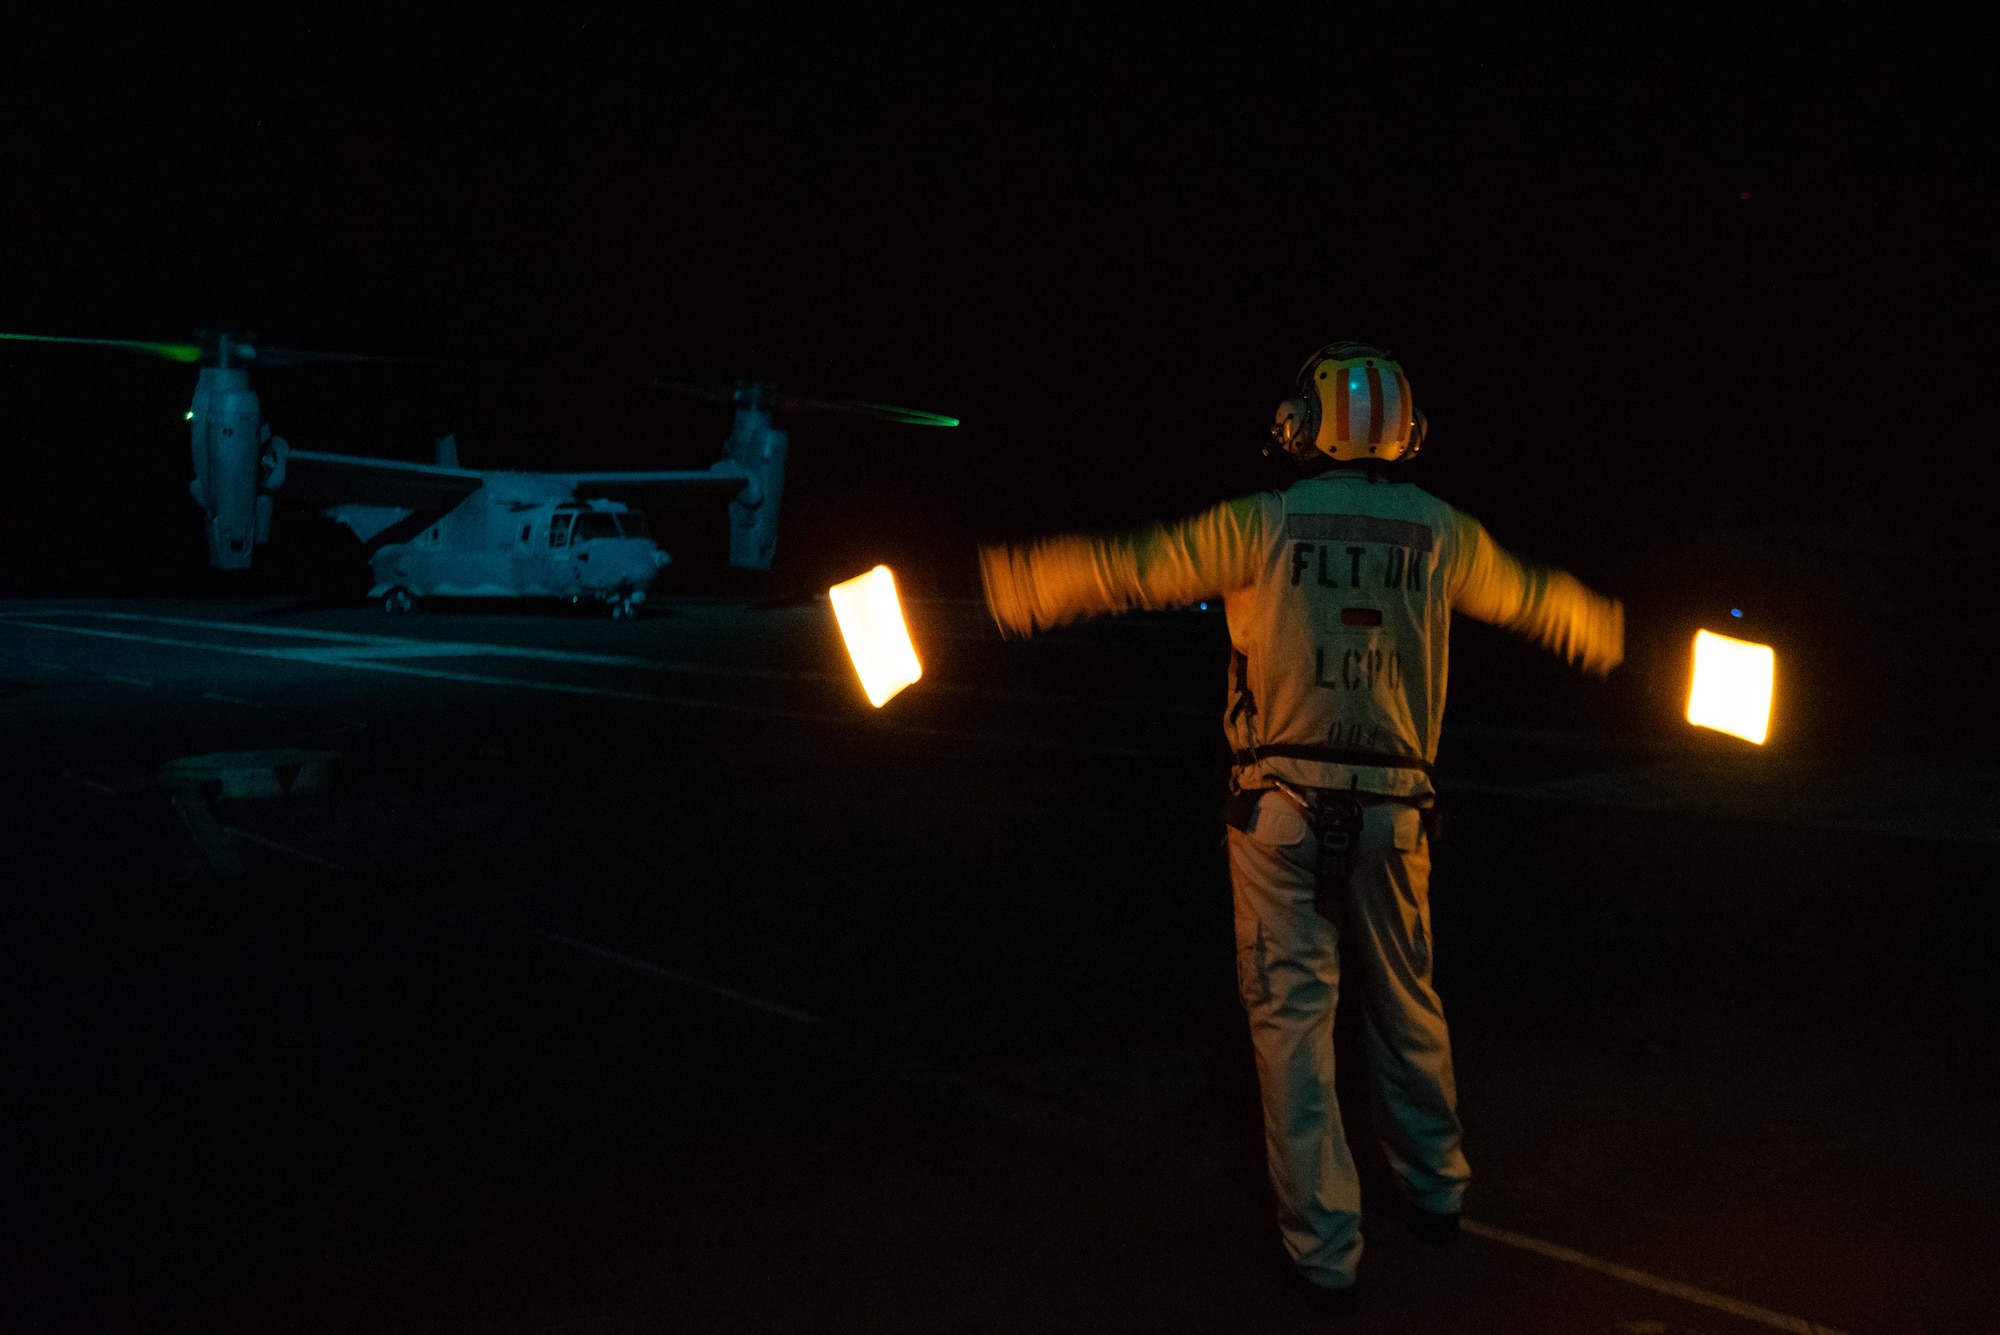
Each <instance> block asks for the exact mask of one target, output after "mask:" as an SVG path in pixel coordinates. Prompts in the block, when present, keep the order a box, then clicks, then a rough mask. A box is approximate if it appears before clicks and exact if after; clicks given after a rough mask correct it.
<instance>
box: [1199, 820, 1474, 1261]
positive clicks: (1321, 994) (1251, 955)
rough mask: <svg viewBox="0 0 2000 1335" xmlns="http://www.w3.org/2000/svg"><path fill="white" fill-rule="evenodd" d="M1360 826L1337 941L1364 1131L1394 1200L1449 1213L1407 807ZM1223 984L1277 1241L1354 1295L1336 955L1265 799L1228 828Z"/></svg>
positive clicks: (1292, 823)
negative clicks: (1346, 972)
mask: <svg viewBox="0 0 2000 1335" xmlns="http://www.w3.org/2000/svg"><path fill="white" fill-rule="evenodd" d="M1363 817H1364V825H1363V827H1362V832H1361V839H1360V846H1359V849H1358V850H1357V856H1356V859H1355V864H1354V875H1353V880H1352V882H1351V883H1350V885H1349V886H1348V890H1347V896H1346V909H1345V912H1344V913H1343V915H1342V921H1341V924H1340V927H1339V929H1338V931H1345V932H1349V933H1352V934H1353V935H1354V939H1353V940H1352V941H1350V942H1349V949H1348V962H1349V964H1350V965H1352V966H1353V967H1354V968H1356V969H1358V970H1359V971H1360V972H1361V977H1360V978H1359V979H1357V980H1354V981H1356V982H1358V983H1359V984H1360V997H1359V998H1358V999H1359V1000H1360V1001H1361V1003H1362V1005H1363V1007H1364V1008H1365V1010H1366V1015H1367V1024H1366V1029H1367V1035H1368V1065H1369V1071H1368V1087H1369V1091H1370V1095H1371V1102H1372V1104H1373V1111H1374V1121H1375V1131H1376V1134H1377V1135H1378V1136H1379V1137H1380V1138H1381V1141H1382V1148H1383V1150H1384V1151H1385V1152H1386V1153H1387V1155H1388V1159H1389V1163H1390V1165H1391V1167H1393V1168H1394V1169H1395V1172H1396V1175H1397V1177H1398V1178H1399V1179H1400V1181H1401V1185H1402V1189H1403V1192H1404V1194H1405V1195H1406V1196H1407V1197H1408V1198H1409V1200H1410V1201H1411V1202H1412V1203H1413V1204H1415V1205H1417V1206H1418V1207H1419V1208H1421V1209H1425V1210H1431V1211H1435V1212H1439V1213H1450V1212H1454V1211H1456V1210H1457V1209H1458V1208H1459V1202H1460V1200H1461V1199H1462V1198H1463V1197H1464V1194H1465V1183H1466V1180H1467V1178H1468V1177H1469V1176H1470V1172H1469V1170H1468V1169H1467V1167H1466V1163H1465V1154H1464V1152H1463V1151H1462V1150H1461V1149H1460V1147H1459V1139H1460V1137H1459V1124H1458V1106H1457V1105H1458V1095H1457V1089H1456V1085H1455V1083H1454V1081H1453V1078H1452V1069H1451V1040H1450V1036H1449V1034H1448V1033H1447V1032H1446V1029H1445V1022H1444V1008H1443V1007H1442V1006H1441V1005H1440V1004H1439V1002H1438V997H1437V993H1436V992H1435V991H1433V990H1432V988H1431V939H1430V937H1431V933H1430V901H1429V882H1430V848H1429V846H1428V842H1427V840H1426V839H1425V836H1424V834H1423V830H1422V821H1421V818H1420V816H1419V814H1418V813H1417V811H1416V810H1415V809H1414V808H1412V807H1407V806H1402V805H1398V804H1394V803H1376V804H1369V805H1366V806H1364V807H1363ZM1228 838H1229V872H1230V880H1231V881H1232V882H1233V884H1234V886H1235V892H1236V971H1237V982H1238V985H1239V987H1240V989H1241V992H1242V996H1243V1006H1244V1009H1245V1010H1247V1011H1248V1012H1249V1016H1250V1036H1251V1039H1252V1041H1253V1042H1254V1043H1255V1045H1256V1049H1257V1081H1258V1084H1259V1086H1260V1087H1261V1088H1262V1091H1263V1096H1264V1142H1265V1152H1266V1155H1267V1158H1268V1161H1269V1165H1270V1171H1271V1187H1272V1190H1273V1191H1274V1192H1275V1193H1276V1195H1277V1198H1278V1229H1279V1231H1280V1233H1281V1234H1282V1235H1283V1237H1284V1242H1285V1248H1286V1250H1287V1251H1289V1252H1290V1253H1291V1256H1292V1260H1293V1262H1294V1263H1295V1264H1296V1265H1297V1266H1298V1268H1299V1269H1300V1271H1301V1272H1303V1273H1304V1274H1305V1276H1306V1278H1308V1279H1310V1280H1312V1281H1313V1282H1314V1283H1317V1284H1321V1285H1325V1286H1327V1287H1329V1288H1340V1287H1342V1286H1345V1285H1348V1284H1352V1283H1353V1282H1354V1276H1355V1268H1356V1266H1357V1265H1358V1264H1359V1262H1360V1259H1361V1187H1360V1183H1359V1182H1358V1181H1357V1180H1356V1178H1355V1173H1354V1159H1353V1156H1352V1155H1351V1154H1350V1153H1349V1152H1348V1148H1347V1137H1346V1134H1345V1132H1344V1130H1343V1129H1342V1126H1341V1120H1340V1106H1339V1104H1338V1103H1336V1102H1335V1101H1334V1095H1333V1012H1334V1005H1335V1003H1336V1002H1337V1001H1338V1000H1339V996H1340V981H1341V979H1340V954H1339V949H1338V935H1337V931H1336V928H1335V925H1334V924H1333V923H1330V922H1328V921H1327V920H1326V919H1324V918H1322V917H1321V916H1320V915H1319V914H1318V913H1317V912H1316V911H1315V910H1314V908H1313V871H1314V858H1315V854H1316V836H1315V835H1314V834H1313V833H1312V832H1311V831H1310V830H1309V829H1308V828H1307V826H1306V822H1305V819H1304V817H1303V816H1302V815H1301V814H1300V812H1299V810H1298V808H1297V807H1296V806H1295V805H1294V804H1293V803H1292V802H1291V801H1290V800H1289V799H1288V798H1286V797H1284V796H1282V795H1281V794H1279V793H1277V792H1269V793H1266V794H1265V795H1264V796H1263V798H1262V799H1261V800H1260V801H1259V802H1258V804H1257V807H1256V812H1255V815H1254V817H1253V818H1252V821H1251V825H1250V829H1249V830H1248V831H1241V830H1235V829H1231V830H1229V832H1228Z"/></svg>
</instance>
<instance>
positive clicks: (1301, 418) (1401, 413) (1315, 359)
mask: <svg viewBox="0 0 2000 1335" xmlns="http://www.w3.org/2000/svg"><path fill="white" fill-rule="evenodd" d="M1424 426H1425V423H1424V415H1423V414H1422V413H1420V412H1418V411H1417V410H1416V405H1415V403H1414V402H1413V401H1412V399H1411V396H1410V381H1409V378H1408V377H1407V376H1405V375H1404V374H1403V368H1402V367H1401V366H1400V365H1398V364H1397V362H1396V358H1395V356H1394V354H1392V353H1390V352H1388V351H1386V350H1385V349H1382V348H1378V347H1374V346H1372V345H1370V344H1367V343H1329V344H1327V345H1326V346H1325V347H1323V348H1321V349H1320V350H1319V351H1318V352H1315V353H1314V354H1313V355H1312V356H1310V357H1308V358H1306V364H1305V365H1304V366H1302V367H1300V368H1299V378H1298V386H1297V392H1296V393H1295V394H1294V395H1293V396H1292V397H1291V398H1289V399H1286V400H1285V401H1284V402H1283V403H1281V404H1279V405H1278V420H1277V422H1276V423H1275V424H1274V425H1273V426H1272V427H1271V436H1272V438H1273V439H1274V440H1276V441H1277V443H1278V446H1279V448H1281V449H1283V450H1284V451H1285V452H1286V453H1287V454H1290V455H1291V456H1292V457H1293V458H1295V459H1297V460H1298V461H1299V462H1301V463H1306V464H1310V463H1312V462H1313V460H1314V458H1315V456H1316V455H1325V456H1327V457H1329V458H1332V459H1336V460H1339V461H1342V462H1346V461H1348V460H1353V459H1377V460H1380V461H1382V462H1384V463H1389V462H1393V461H1395V460H1397V459H1407V458H1409V457H1410V456H1411V455H1413V454H1415V453H1416V452H1417V451H1418V450H1420V449H1422V448H1423V444H1424Z"/></svg>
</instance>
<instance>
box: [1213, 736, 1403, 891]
mask: <svg viewBox="0 0 2000 1335" xmlns="http://www.w3.org/2000/svg"><path fill="white" fill-rule="evenodd" d="M1274 758H1275V759H1282V760H1316V761H1321V762H1323V763H1325V764H1329V765H1354V766H1369V767H1373V768H1379V769H1413V770H1419V771H1421V772H1422V773H1423V775H1424V776H1425V777H1426V778H1434V777H1435V775H1434V773H1433V771H1432V768H1431V764H1430V762H1429V761H1426V760H1421V759H1418V758H1417V757H1416V756H1401V755H1396V754H1394V753H1393V752H1388V751H1356V750H1350V749H1349V748H1347V747H1340V746H1321V745H1318V744H1315V743H1310V742H1271V743H1267V744H1266V745H1263V746H1249V747H1245V748H1243V749H1242V750H1240V751H1238V752H1236V763H1237V764H1238V765H1254V764H1256V763H1257V762H1258V761H1260V760H1269V759H1274ZM1359 782H1360V780H1358V779H1356V780H1355V781H1354V783H1355V784H1356V785H1358V784H1359ZM1271 783H1272V789H1264V788H1249V789H1237V788H1235V787H1234V780H1232V781H1231V792H1230V794H1229V796H1228V797H1227V798H1226V799H1225V800H1224V801H1223V804H1222V820H1223V823H1224V824H1226V825H1229V826H1232V827H1233V828H1235V829H1238V830H1243V831H1248V829H1249V828H1250V823H1251V820H1252V818H1253V813H1254V812H1255V811H1256V809H1257V803H1258V801H1259V800H1260V799H1261V798H1262V797H1263V795H1264V794H1265V793H1266V792H1267V791H1272V790H1273V789H1275V791H1277V792H1279V793H1282V794H1283V795H1284V796H1285V798H1286V800H1288V801H1289V802H1291V803H1292V805H1294V806H1296V807H1297V808H1298V809H1299V812H1300V814H1301V815H1303V816H1304V817H1305V819H1306V824H1307V825H1308V826H1310V827H1311V828H1312V831H1313V833H1314V834H1315V835H1316V836H1317V841H1316V848H1315V850H1314V851H1315V857H1314V860H1313V862H1314V865H1313V910H1314V912H1316V913H1318V914H1319V915H1320V917H1322V918H1325V919H1326V920H1327V921H1328V922H1332V923H1338V922H1339V921H1340V914H1341V906H1342V903H1343V901H1344V900H1345V898H1346V895H1347V883H1348V881H1349V880H1350V879H1351V878H1352V877H1353V875H1354V862H1355V853H1356V851H1357V849H1358V847H1359V845H1360V842H1361V826H1362V823H1363V821H1362V811H1361V808H1362V807H1363V806H1372V805H1374V804H1376V803H1379V802H1393V803H1395V804H1397V805H1399V806H1406V807H1415V808H1416V809H1417V810H1418V812H1420V813H1421V814H1422V817H1423V822H1424V834H1425V837H1426V838H1428V839H1429V841H1430V843H1431V844H1432V846H1433V847H1435V846H1436V844H1437V841H1438V834H1439V832H1440V829H1441V823H1440V817H1439V813H1438V804H1437V799H1436V798H1435V797H1430V798H1422V797H1402V796H1397V795H1394V794H1390V793H1364V792H1362V791H1360V789H1359V787H1358V786H1354V787H1349V788H1347V789H1345V790H1343V789H1339V788H1308V789H1306V792H1305V794H1301V793H1300V792H1299V790H1298V789H1296V788H1294V787H1292V785H1290V784H1288V783H1285V782H1284V781H1282V780H1280V779H1277V778H1275V777H1274V778H1273V779H1272V780H1271Z"/></svg>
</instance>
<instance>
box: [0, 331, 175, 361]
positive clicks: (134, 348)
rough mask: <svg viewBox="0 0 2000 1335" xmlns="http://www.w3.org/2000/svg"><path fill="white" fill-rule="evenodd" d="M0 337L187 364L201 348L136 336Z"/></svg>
mask: <svg viewBox="0 0 2000 1335" xmlns="http://www.w3.org/2000/svg"><path fill="white" fill-rule="evenodd" d="M0 339H5V340H6V341H8V342H10V343H78V344H82V345H83V346H85V347H91V348H125V349H127V350H128V351H131V352H143V353H145V354H146V355H148V356H151V357H161V358H164V359H165V360H167V361H170V362H185V363H189V364H192V363H194V362H198V361H200V360H201V348H200V347H199V346H197V345H196V344H193V343H153V342H149V341H147V340H144V339H136V338H66V337H64V336H63V335H61V334H0Z"/></svg>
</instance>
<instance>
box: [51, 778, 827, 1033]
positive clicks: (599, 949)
mask: <svg viewBox="0 0 2000 1335" xmlns="http://www.w3.org/2000/svg"><path fill="white" fill-rule="evenodd" d="M77 782H79V783H82V782H88V781H87V780H77ZM91 786H92V787H96V786H97V785H95V784H92V785H91ZM105 791H107V792H108V791H110V790H109V789H106V790H105ZM222 832H223V833H224V834H226V835H228V836H229V837H230V838H232V839H241V840H243V841H244V842H245V843H249V844H256V845H257V846H258V847H260V848H268V849H270V850H272V851H273V852H276V853H283V854H285V855H287V856H288V857H294V858H297V859H298V860H299V861H301V862H309V863H311V864H312V865H313V866H315V867H324V868H326V869H327V870H328V871H335V872H341V873H343V874H344V873H345V872H346V871H347V868H346V866H344V865H343V864H341V863H338V862H334V861H331V860H329V859H327V858H323V857H320V856H319V855H318V854H317V853H308V852H306V850H305V849H303V848H295V847H293V846H292V845H291V844H287V843H283V842H281V841H279V840H276V839H267V838H265V837H264V836H263V835H261V834H252V833H251V832H250V831H248V830H241V829H238V828H237V827H235V826H234V825H225V826H223V827H222ZM522 925H523V926H526V925H527V924H522ZM529 930H531V931H533V932H534V933H535V935H536V936H539V937H541V938H542V939H543V940H545V941H550V942H553V943H555V944H556V945H559V946H563V947H566V948H567V949H570V950H576V951H581V952H582V953H583V954H586V955H591V956H595V957H596V958H598V959H601V960H609V961H610V962H611V963H613V964H620V965H623V966H624V967H625V968H628V969H636V970H638V971H639V972H640V973H647V974H652V975H653V976H654V977H656V978H665V979H667V980H668V981H669V982H674V983H679V984H680V985H681V986H682V987H690V988H693V989H694V990H695V991H697V992H707V993H709V994H711V995H713V996H718V997H722V998H724V999H725V1000H728V1001H734V1002H736V1003H737V1004H738V1005H742V1006H748V1007H750V1008H751V1009H752V1010H760V1011H764V1012H766V1013H767V1014H771V1015H776V1016H779V1017H781V1018H783V1019H787V1020H791V1021H793V1022H794V1023H796V1024H818V1023H819V1022H820V1018H819V1016H817V1015H808V1014H807V1013H806V1012H804V1011H801V1010H794V1009H792V1008H791V1007H790V1006H781V1005H779V1004H778V1003H777V1002H775V1001H766V1000H764V998H762V997H753V996H751V995H750V994H749V993H748V992H738V991H737V990H736V989H735V988H733V987H724V986H723V985H722V984H720V983H711V982H709V981H708V980H707V979H706V978H697V977H695V976H694V975H693V974H691V973H682V972H681V971H680V970H679V969H669V968H667V967H666V966H665V965H663V964H655V963H653V962H652V961H651V960H644V959H640V958H639V957H638V956H636V955H624V954H620V953H619V952H618V951H615V950H607V949H605V948H604V947H603V946H599V945H593V944H592V943H590V942H588V941H582V940H579V939H577V938H576V937H573V936H564V935H563V934H562V933H561V932H549V931H543V930H542V929H540V928H532V927H531V928H530V929H529Z"/></svg>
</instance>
